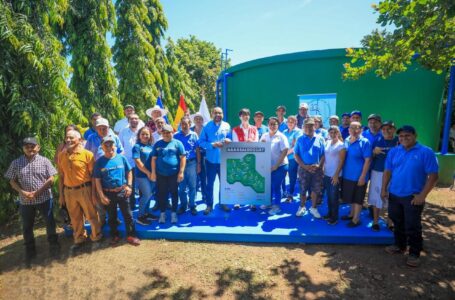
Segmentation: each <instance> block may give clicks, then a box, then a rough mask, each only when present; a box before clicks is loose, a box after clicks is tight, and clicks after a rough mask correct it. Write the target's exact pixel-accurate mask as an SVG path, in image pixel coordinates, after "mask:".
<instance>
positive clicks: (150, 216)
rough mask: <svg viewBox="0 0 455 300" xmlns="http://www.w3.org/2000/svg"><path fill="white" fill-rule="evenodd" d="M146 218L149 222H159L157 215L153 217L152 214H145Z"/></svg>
mask: <svg viewBox="0 0 455 300" xmlns="http://www.w3.org/2000/svg"><path fill="white" fill-rule="evenodd" d="M145 217H146V218H147V219H149V220H152V221H157V220H158V216H155V215H152V214H145Z"/></svg>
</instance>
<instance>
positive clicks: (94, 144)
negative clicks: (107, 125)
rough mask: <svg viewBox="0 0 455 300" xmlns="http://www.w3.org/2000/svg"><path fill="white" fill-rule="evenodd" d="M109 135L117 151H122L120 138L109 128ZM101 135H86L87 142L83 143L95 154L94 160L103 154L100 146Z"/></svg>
mask: <svg viewBox="0 0 455 300" xmlns="http://www.w3.org/2000/svg"><path fill="white" fill-rule="evenodd" d="M109 135H110V136H112V138H113V139H114V144H115V147H117V153H118V154H120V153H122V152H123V145H122V143H121V142H120V139H119V138H118V136H117V135H116V134H114V132H113V131H112V130H110V129H109ZM102 140H103V138H102V137H100V136H99V135H98V133H96V134H92V135H90V136H89V137H88V140H87V143H86V144H85V149H87V150H88V151H90V152H92V153H93V155H94V156H95V160H97V159H98V158H100V157H101V156H103V155H104V151H103V148H102V147H101V141H102Z"/></svg>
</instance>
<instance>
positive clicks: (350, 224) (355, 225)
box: [348, 220, 360, 228]
mask: <svg viewBox="0 0 455 300" xmlns="http://www.w3.org/2000/svg"><path fill="white" fill-rule="evenodd" d="M359 225H360V221H358V222H357V223H355V222H352V220H351V221H350V222H349V223H348V227H349V228H354V227H357V226H359Z"/></svg>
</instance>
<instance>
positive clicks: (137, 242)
mask: <svg viewBox="0 0 455 300" xmlns="http://www.w3.org/2000/svg"><path fill="white" fill-rule="evenodd" d="M126 241H127V242H128V244H130V245H133V246H139V245H140V244H141V240H139V239H138V238H137V237H135V236H129V237H127V238H126Z"/></svg>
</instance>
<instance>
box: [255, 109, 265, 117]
mask: <svg viewBox="0 0 455 300" xmlns="http://www.w3.org/2000/svg"><path fill="white" fill-rule="evenodd" d="M257 115H261V116H264V113H263V112H262V111H260V110H258V111H257V112H255V113H254V116H255V117H256V116H257Z"/></svg>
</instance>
